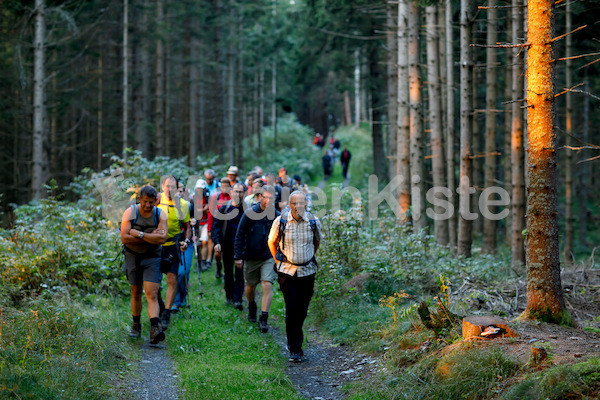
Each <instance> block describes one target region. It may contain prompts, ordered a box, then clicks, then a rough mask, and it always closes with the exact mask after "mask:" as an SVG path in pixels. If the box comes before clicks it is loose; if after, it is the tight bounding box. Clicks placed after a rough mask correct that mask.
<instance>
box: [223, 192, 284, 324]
mask: <svg viewBox="0 0 600 400" xmlns="http://www.w3.org/2000/svg"><path fill="white" fill-rule="evenodd" d="M257 196H258V198H259V203H258V204H255V205H254V206H252V208H250V209H247V210H246V211H245V212H244V215H243V216H242V218H241V220H240V225H239V227H238V230H237V233H236V235H235V251H234V256H233V258H234V260H235V266H236V267H237V268H241V267H242V266H244V277H245V278H246V298H247V299H248V321H250V322H256V311H257V307H256V301H255V294H256V286H257V285H258V284H259V283H260V284H261V288H262V301H261V308H260V309H261V314H260V317H259V321H258V327H259V329H260V331H261V332H263V333H265V332H268V331H269V325H268V323H267V321H268V318H269V310H270V309H271V302H272V301H273V282H275V277H276V275H275V272H274V271H273V259H272V258H271V253H270V252H269V248H268V246H267V237H268V235H269V230H270V229H271V225H272V224H273V220H274V219H275V217H276V216H278V215H279V212H278V211H277V210H275V207H274V206H273V202H274V200H275V189H273V186H269V185H266V186H264V187H263V188H262V190H261V192H260V193H259V194H257Z"/></svg>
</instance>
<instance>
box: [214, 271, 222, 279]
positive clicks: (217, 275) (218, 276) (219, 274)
mask: <svg viewBox="0 0 600 400" xmlns="http://www.w3.org/2000/svg"><path fill="white" fill-rule="evenodd" d="M222 277H223V274H222V273H221V271H217V272H215V278H217V279H221V278H222Z"/></svg>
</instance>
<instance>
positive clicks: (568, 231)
mask: <svg viewBox="0 0 600 400" xmlns="http://www.w3.org/2000/svg"><path fill="white" fill-rule="evenodd" d="M565 7H566V11H565V18H566V24H565V30H566V31H567V32H571V30H572V25H573V24H572V23H571V19H572V18H571V2H569V1H568V2H567V3H566V4H565ZM565 40H566V45H565V57H566V58H567V59H566V60H565V77H566V85H567V86H566V87H567V88H571V86H573V79H572V77H571V73H572V72H571V71H572V65H573V60H571V59H570V57H571V56H572V55H573V51H572V46H573V36H572V35H567V37H566V38H565ZM565 97H566V103H567V110H566V111H567V112H566V116H565V117H566V118H565V123H566V126H565V134H566V137H565V138H566V145H567V146H571V135H572V134H573V119H572V118H573V96H572V95H571V92H567V93H565ZM565 152H566V154H565V156H566V157H565V248H564V260H565V262H567V263H571V262H572V261H573V170H572V164H573V155H572V151H571V150H570V149H568V148H567V149H566V150H565Z"/></svg>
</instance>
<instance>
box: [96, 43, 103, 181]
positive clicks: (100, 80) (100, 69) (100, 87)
mask: <svg viewBox="0 0 600 400" xmlns="http://www.w3.org/2000/svg"><path fill="white" fill-rule="evenodd" d="M102 57H103V54H102V52H101V53H100V54H98V108H97V111H96V118H97V120H98V121H97V131H96V132H97V137H96V140H97V142H96V170H97V171H101V170H102V135H103V132H102V130H103V122H104V121H103V116H102V114H103V110H104V105H103V93H102V91H103V90H104V87H103V86H104V85H103V83H104V82H103V78H104V69H103V66H102Z"/></svg>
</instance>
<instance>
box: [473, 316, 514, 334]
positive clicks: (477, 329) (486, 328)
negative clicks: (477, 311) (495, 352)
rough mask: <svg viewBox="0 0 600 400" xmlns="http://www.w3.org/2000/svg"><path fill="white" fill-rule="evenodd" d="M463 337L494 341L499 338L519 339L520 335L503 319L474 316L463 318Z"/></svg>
mask: <svg viewBox="0 0 600 400" xmlns="http://www.w3.org/2000/svg"><path fill="white" fill-rule="evenodd" d="M462 336H463V339H467V338H470V337H473V336H480V337H486V338H488V339H493V338H497V337H518V336H519V335H518V334H517V333H516V332H515V331H514V330H512V329H511V328H510V327H509V326H508V322H507V321H506V320H504V319H502V318H498V317H485V316H480V315H472V316H470V317H465V318H463V324H462Z"/></svg>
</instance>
